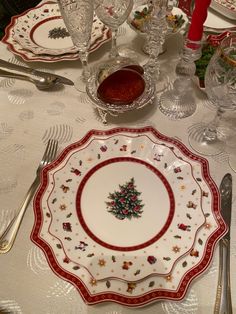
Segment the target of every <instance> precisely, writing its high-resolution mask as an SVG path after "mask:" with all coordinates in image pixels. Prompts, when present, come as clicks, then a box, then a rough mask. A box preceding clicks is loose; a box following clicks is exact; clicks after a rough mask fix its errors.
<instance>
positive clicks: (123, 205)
mask: <svg viewBox="0 0 236 314" xmlns="http://www.w3.org/2000/svg"><path fill="white" fill-rule="evenodd" d="M119 189H120V190H119V191H115V192H113V193H109V196H108V198H109V199H110V201H108V202H106V205H107V208H108V212H109V213H111V214H113V215H114V216H115V217H116V218H118V219H120V220H123V219H125V218H128V219H131V218H132V217H133V218H140V217H141V214H142V212H143V210H142V208H143V206H144V204H142V200H141V199H139V196H140V194H141V192H138V191H137V190H136V185H135V184H134V178H131V179H130V181H129V182H126V183H125V184H123V185H119Z"/></svg>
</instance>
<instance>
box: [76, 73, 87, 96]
mask: <svg viewBox="0 0 236 314" xmlns="http://www.w3.org/2000/svg"><path fill="white" fill-rule="evenodd" d="M74 86H75V89H77V90H78V91H79V92H82V93H86V82H85V81H84V79H83V78H82V76H81V77H77V79H76V80H75V82H74Z"/></svg>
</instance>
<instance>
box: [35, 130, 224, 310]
mask: <svg viewBox="0 0 236 314" xmlns="http://www.w3.org/2000/svg"><path fill="white" fill-rule="evenodd" d="M150 143H152V144H150ZM150 145H151V146H150ZM146 147H148V148H149V150H150V153H149V155H148V156H149V157H148V158H147V156H146V155H147V150H146ZM112 155H113V158H111V156H112ZM75 166H76V167H75ZM118 168H119V169H118ZM141 168H142V170H140V169H141ZM153 168H154V169H155V170H154V169H153ZM173 173H174V174H173ZM190 173H191V175H190ZM136 174H137V176H136ZM131 176H132V178H134V181H132V180H130V177H131ZM136 178H137V179H136ZM163 178H165V179H163ZM185 178H186V179H187V178H188V179H187V181H185ZM124 179H125V180H124ZM150 180H151V181H150ZM165 180H166V181H165ZM189 180H190V181H189ZM121 181H122V182H121ZM167 182H168V183H169V185H168V183H167ZM190 182H192V183H190ZM193 182H195V183H193ZM144 183H145V184H144ZM189 183H190V184H189ZM129 184H131V186H129ZM136 184H137V186H136ZM132 185H133V186H132ZM195 185H196V186H195ZM128 186H129V188H128ZM153 186H154V187H155V188H156V189H157V190H156V191H154V192H153ZM129 189H130V190H129ZM128 190H129V191H128ZM171 190H172V191H173V195H174V199H175V204H176V206H177V207H178V204H182V206H181V207H182V208H183V210H180V211H179V212H178V214H177V215H176V216H175V215H174V216H173V218H172V219H169V217H170V216H169V215H170V213H171V206H170V204H171V199H172V197H171V196H170V195H172V194H171ZM177 190H179V193H178V195H177V194H176V193H175V191H177ZM58 191H59V192H58ZM65 191H66V192H65ZM130 191H131V192H132V193H131V196H134V195H136V200H133V202H134V203H135V204H136V206H137V205H140V207H141V210H142V212H139V214H140V217H138V218H137V217H136V218H135V217H133V216H132V217H131V219H128V218H127V217H126V215H127V213H126V212H123V209H124V207H123V205H122V204H123V203H122V202H121V203H120V204H121V207H116V210H115V211H116V213H118V214H119V215H120V214H122V215H123V216H124V218H122V219H118V218H117V217H116V215H114V214H112V213H111V212H109V210H113V209H115V205H114V204H110V205H108V208H106V204H107V203H106V202H107V201H108V202H112V201H114V202H116V201H117V199H120V198H121V194H120V193H122V192H123V193H124V195H125V197H124V198H127V195H128V194H127V193H128V192H130ZM157 191H159V192H160V191H161V195H162V196H163V198H158V195H159V194H158V193H156V192H157ZM199 191H200V194H199ZM140 192H141V193H143V194H139V193H140ZM153 194H155V195H153ZM109 195H110V199H109V197H108V199H107V196H109ZM147 195H148V196H147ZM186 195H187V198H186ZM190 195H191V196H190ZM182 196H183V197H182ZM189 197H191V200H188V198H189ZM139 198H141V201H140V199H139ZM155 198H158V201H157V202H156V199H155ZM137 199H139V201H140V202H138V200H137ZM183 200H184V201H183ZM186 201H187V204H186ZM199 202H200V203H201V206H202V210H203V212H202V210H199V211H198V210H197V207H198V206H200V205H199V204H200V203H199ZM156 203H158V205H159V206H157V205H156ZM75 204H76V205H75ZM142 205H144V206H142ZM166 205H168V206H166ZM196 205H197V207H195V206H196ZM145 207H146V209H145ZM131 208H133V210H132V211H131V212H132V215H133V214H134V213H135V210H134V207H132V206H131ZM184 208H187V209H184ZM34 209H35V224H34V228H33V231H32V235H31V237H32V240H33V241H34V242H35V243H36V244H37V245H38V246H39V247H41V248H42V249H43V250H44V252H45V254H46V256H47V259H48V261H49V265H50V266H51V268H52V269H53V271H54V272H55V273H57V274H58V275H59V276H60V277H63V278H64V279H65V280H69V281H70V282H71V283H73V284H74V285H75V286H76V287H77V288H78V290H79V292H80V293H81V295H82V297H83V299H84V300H85V301H86V302H87V303H89V304H94V303H99V302H104V301H114V302H118V303H121V304H125V305H130V306H140V305H143V304H146V303H149V302H152V301H154V300H157V299H166V298H168V299H173V300H177V299H181V298H183V297H184V295H185V293H186V290H187V287H188V285H189V283H190V282H191V281H192V279H193V278H195V277H196V276H197V275H199V274H200V273H201V272H202V271H203V270H204V269H206V267H207V266H208V265H209V262H210V261H211V258H212V254H213V251H214V246H215V244H216V242H217V240H219V238H220V237H221V236H223V234H224V233H225V232H226V225H225V224H224V222H223V220H222V217H221V216H220V212H219V194H218V190H217V188H216V185H215V184H214V182H213V180H212V179H211V177H210V175H209V170H208V164H207V161H206V160H205V159H203V158H202V157H198V156H196V155H194V154H192V153H191V152H190V151H189V150H188V149H187V148H186V147H185V146H184V145H183V144H181V143H180V142H178V141H177V140H174V139H171V138H168V137H166V136H164V135H161V134H160V133H158V132H157V131H156V130H155V129H153V128H151V127H146V128H142V129H128V128H117V129H112V130H108V131H97V130H92V131H90V132H89V133H88V134H87V135H86V136H85V137H84V138H83V139H82V140H81V141H79V142H77V143H74V144H72V145H70V146H69V147H67V148H66V149H65V150H64V151H63V152H62V153H61V155H60V156H59V157H58V159H57V160H56V161H55V162H53V164H51V165H49V166H47V167H46V168H44V170H43V172H42V176H41V185H40V187H39V190H38V192H37V194H36V196H35V199H34ZM158 209H159V210H158ZM162 214H163V218H161V217H162ZM145 215H150V216H149V219H147V216H146V217H145ZM195 215H197V216H195ZM123 216H122V217H123ZM153 217H156V219H155V220H154V219H153ZM194 217H195V218H194ZM203 217H204V219H203V220H202V218H203ZM192 219H193V220H192ZM205 219H206V220H205ZM153 220H154V223H153ZM168 221H169V222H170V225H171V223H172V222H173V221H175V224H173V225H172V227H170V225H168ZM139 222H142V225H140V227H139V230H138V228H137V227H136V223H139ZM192 222H193V224H192ZM202 223H203V226H202ZM121 224H123V225H122V228H121ZM176 224H177V226H176ZM193 225H195V232H194V235H193V234H192V235H191V238H192V236H194V239H192V240H193V242H192V240H191V241H190V242H191V244H190V242H189V240H188V239H186V238H188V235H190V233H191V231H190V230H191V228H192V227H193ZM107 226H109V228H107ZM201 226H202V227H201ZM149 227H150V230H149V229H148V230H147V228H149ZM130 228H131V229H130ZM151 228H154V229H152V230H155V232H154V234H159V236H160V237H159V238H158V239H155V240H154V241H156V243H158V244H157V245H158V246H159V245H160V248H161V245H162V244H161V242H162V241H163V242H165V243H166V248H168V247H169V246H170V247H171V248H173V247H174V251H173V252H175V253H176V252H178V250H179V248H184V246H185V244H186V243H187V244H189V247H191V249H190V250H189V251H188V254H187V255H186V254H184V255H182V256H180V258H179V260H178V261H177V260H176V261H177V262H176V263H174V266H173V268H172V269H171V273H169V274H164V275H162V276H159V275H157V273H156V271H153V269H152V272H151V273H152V274H151V278H150V276H149V277H147V278H146V279H144V280H142V281H141V282H140V281H139V280H138V277H137V276H138V275H139V274H140V273H141V275H142V276H143V274H144V273H143V270H144V269H145V268H146V266H149V265H148V264H150V265H152V267H156V266H157V264H158V262H160V261H161V262H163V263H164V264H165V263H166V264H165V265H168V261H170V260H169V258H168V257H169V256H167V255H165V256H162V257H161V255H160V256H159V255H158V254H159V248H156V249H155V255H149V256H148V254H147V249H150V247H151V245H152V244H151V245H150V247H149V246H148V245H149V244H150V243H148V239H153V237H152V235H151V236H150V232H151V233H152V231H151ZM140 230H142V232H140ZM157 230H159V231H160V232H156V231H157ZM109 241H110V242H109ZM186 241H187V242H186ZM183 242H184V243H185V244H183ZM107 244H109V245H107ZM110 245H111V246H110ZM135 245H136V246H137V247H135V248H134V246H135ZM143 245H144V247H143ZM182 245H183V246H182ZM177 248H178V249H177ZM185 249H186V248H185ZM138 250H140V252H141V254H138ZM105 252H106V253H105ZM119 252H121V253H122V254H121V255H120V254H119ZM127 252H128V254H127ZM130 252H132V255H130ZM150 252H152V253H153V252H154V251H150ZM160 252H161V251H160ZM163 252H164V251H163ZM101 253H104V254H101ZM107 253H109V254H107ZM112 253H115V254H113V255H112ZM133 253H135V254H133ZM169 253H170V256H171V257H172V256H173V253H172V252H171V251H169ZM175 253H174V254H175ZM185 253H186V252H185ZM143 256H144V257H145V258H144V259H143V260H142V262H143V263H145V267H144V266H143V265H142V264H141V265H140V264H139V257H141V259H142V257H143ZM135 257H136V258H135ZM156 257H158V258H156ZM159 257H161V258H160V259H159ZM163 257H164V258H163ZM107 258H110V261H108V259H107ZM129 258H133V260H132V261H131V260H129ZM86 259H90V261H91V262H90V264H87V266H89V270H88V269H87V268H86V267H84V265H81V262H82V261H85V260H86ZM171 260H172V259H171ZM140 261H141V260H140ZM120 262H121V263H120ZM156 262H157V263H156ZM112 264H113V267H114V269H113V270H114V274H116V275H117V273H118V274H119V275H118V277H122V275H121V274H122V273H123V274H124V273H125V275H126V276H129V275H128V273H129V272H130V274H131V275H130V276H131V277H132V276H133V278H134V276H135V278H136V281H133V282H130V281H128V282H127V277H125V278H122V279H123V280H120V278H119V280H117V277H116V276H114V277H113V278H104V280H101V279H102V277H104V275H106V270H105V268H106V267H107V269H109V272H108V273H109V275H110V272H111V265H112ZM114 264H115V266H114ZM155 264H156V265H155ZM121 265H122V266H124V267H123V268H122V267H121ZM116 266H117V268H116ZM133 266H137V267H135V268H134V269H133ZM138 266H140V267H138ZM131 269H132V271H131ZM133 270H135V271H136V275H135V274H134V272H133ZM139 271H140V272H139ZM92 272H94V273H95V275H96V276H94V275H93V274H91V273H92ZM99 274H101V276H100V277H99ZM140 289H141V290H140Z"/></svg>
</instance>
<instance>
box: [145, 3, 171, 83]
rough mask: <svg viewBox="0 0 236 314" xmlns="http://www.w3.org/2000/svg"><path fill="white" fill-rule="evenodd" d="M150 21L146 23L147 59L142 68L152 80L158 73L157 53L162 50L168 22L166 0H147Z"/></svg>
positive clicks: (156, 77)
mask: <svg viewBox="0 0 236 314" xmlns="http://www.w3.org/2000/svg"><path fill="white" fill-rule="evenodd" d="M148 7H149V10H150V21H149V22H148V23H147V30H146V31H147V33H148V42H149V59H148V61H147V63H146V64H145V65H144V69H145V71H146V72H148V73H149V74H150V75H151V76H152V78H153V79H154V80H156V79H158V77H159V74H160V67H159V54H160V52H161V51H162V45H163V44H164V41H165V37H166V33H167V30H168V24H167V20H166V15H167V13H168V11H169V8H168V1H167V0H149V1H148Z"/></svg>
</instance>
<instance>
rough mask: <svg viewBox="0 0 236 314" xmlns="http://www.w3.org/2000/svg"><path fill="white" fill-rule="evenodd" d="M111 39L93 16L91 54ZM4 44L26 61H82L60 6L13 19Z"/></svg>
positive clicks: (50, 4)
mask: <svg viewBox="0 0 236 314" xmlns="http://www.w3.org/2000/svg"><path fill="white" fill-rule="evenodd" d="M110 38H111V32H110V30H109V29H108V28H107V27H106V26H105V25H104V24H103V23H102V22H101V21H99V19H98V18H97V17H96V16H94V21H93V28H92V35H91V46H90V52H92V51H94V50H96V49H97V48H98V47H100V46H101V45H102V44H103V43H105V42H107V41H108V40H110ZM2 42H3V43H5V44H6V45H7V47H8V48H9V50H10V51H12V52H13V53H14V54H17V55H19V56H21V57H22V58H23V59H24V60H25V61H43V62H57V61H63V60H77V59H78V58H79V55H78V49H77V48H76V47H75V46H74V45H73V43H72V40H71V37H70V35H69V33H68V31H67V29H66V26H65V24H64V22H63V19H62V17H61V14H60V10H59V7H58V4H57V3H53V2H48V3H44V4H42V5H39V6H38V7H35V8H33V9H30V10H28V11H26V12H24V13H22V14H20V15H17V16H14V17H12V19H11V22H10V24H9V25H8V26H7V28H6V30H5V36H4V37H3V39H2Z"/></svg>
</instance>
